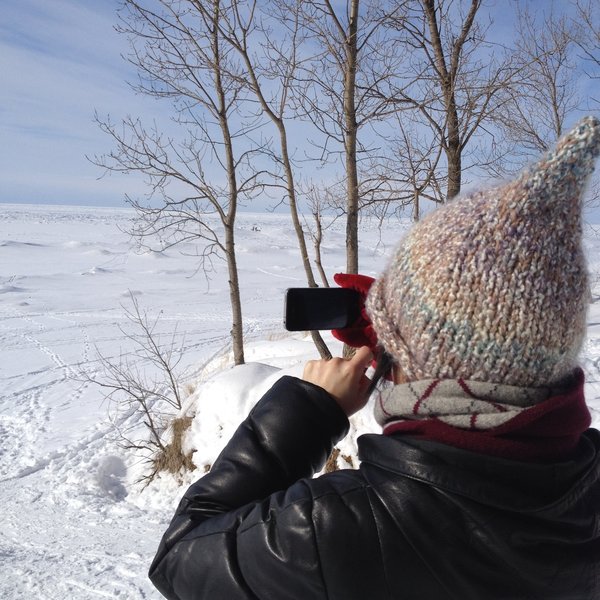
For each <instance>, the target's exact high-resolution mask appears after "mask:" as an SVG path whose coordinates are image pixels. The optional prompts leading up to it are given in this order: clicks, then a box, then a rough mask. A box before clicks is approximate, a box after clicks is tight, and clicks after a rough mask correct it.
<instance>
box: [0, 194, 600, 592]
mask: <svg viewBox="0 0 600 600" xmlns="http://www.w3.org/2000/svg"><path fill="white" fill-rule="evenodd" d="M132 216H133V213H132V212H130V211H129V210H127V209H102V208H78V207H77V208H74V207H48V206H33V205H30V206H13V205H3V206H1V207H0V352H1V354H0V357H1V360H0V381H1V383H2V387H1V392H0V505H1V506H2V509H1V510H0V515H1V516H0V564H1V565H2V568H1V570H0V575H1V576H0V598H3V599H7V600H8V599H17V598H36V599H37V598H40V599H50V600H57V599H63V598H76V599H88V598H89V599H94V598H125V599H128V600H130V599H131V600H136V599H141V598H159V597H160V595H159V594H158V592H156V591H155V590H154V588H153V587H152V586H151V584H150V583H149V581H148V580H147V578H146V572H147V569H148V566H149V564H150V561H151V559H152V557H153V555H154V551H155V549H156V546H157V544H158V541H159V539H160V536H161V534H162V532H163V531H164V529H165V527H166V525H167V523H168V521H169V519H170V517H171V515H172V511H173V509H174V507H175V505H176V503H177V501H178V499H179V496H180V495H181V493H182V491H183V489H184V487H185V485H187V483H189V481H191V478H190V477H188V478H187V479H186V480H185V481H180V482H179V484H178V483H177V482H176V481H175V480H174V479H173V478H171V477H163V478H160V479H159V480H158V481H155V482H154V483H153V484H151V485H150V486H148V487H147V488H145V489H142V486H141V485H140V484H138V483H136V481H137V480H138V479H139V477H140V476H141V475H143V473H144V463H143V461H142V459H141V457H140V456H139V455H137V454H135V453H133V452H132V451H126V450H124V449H123V448H122V446H121V445H120V440H119V436H118V435H117V433H116V429H117V428H118V429H119V430H121V431H123V430H127V431H128V432H129V435H130V436H131V435H136V434H140V435H141V434H142V433H143V426H142V425H141V423H140V418H139V416H137V415H135V414H132V413H131V412H127V411H117V410H115V406H114V404H111V403H109V402H106V401H104V400H103V394H102V391H101V390H100V389H99V388H98V387H97V386H95V385H94V384H92V383H90V381H89V379H90V378H94V377H97V376H100V375H101V373H100V372H99V371H100V366H99V363H98V353H100V354H102V355H103V356H105V357H107V358H109V359H112V360H113V361H118V360H119V359H120V356H121V355H125V356H128V357H129V359H130V360H132V361H133V364H135V363H136V360H137V361H138V364H139V366H140V367H141V368H144V367H145V366H146V365H144V364H143V363H140V361H139V359H137V358H136V356H135V355H131V354H130V353H131V352H132V346H131V343H130V341H129V340H127V338H126V337H125V336H124V334H123V333H122V331H121V329H124V330H125V331H129V330H130V328H131V324H130V323H129V321H127V319H126V317H125V311H124V308H123V306H125V307H130V306H131V299H130V298H131V294H133V295H134V296H135V298H136V299H137V300H138V302H139V305H140V307H141V308H142V309H143V310H146V311H147V312H148V314H149V315H150V316H152V317H159V322H158V331H159V333H161V332H162V333H164V334H165V338H164V339H165V340H167V339H169V340H170V338H171V334H172V332H173V331H176V338H175V339H176V345H177V346H178V347H179V348H181V350H182V351H183V357H184V358H183V361H182V379H183V380H184V381H185V382H187V383H189V385H188V386H186V387H187V390H188V393H189V394H190V396H189V397H188V399H187V400H186V402H187V405H188V406H190V407H191V406H193V407H194V408H195V410H197V411H199V412H200V413H201V415H202V418H201V419H199V418H197V419H195V420H194V422H193V425H192V430H191V432H190V435H191V438H190V439H193V440H194V444H195V446H196V448H195V449H196V453H195V454H194V461H195V462H196V464H197V465H198V466H199V467H200V469H202V467H203V466H204V465H209V464H211V462H212V461H213V460H214V458H215V456H216V455H217V454H218V452H219V450H220V448H221V447H222V445H223V444H224V443H225V442H226V441H227V439H228V437H229V435H230V434H231V433H232V431H233V429H234V428H235V427H236V426H237V424H238V423H239V421H240V420H241V419H242V418H243V417H244V416H245V414H246V412H247V411H248V410H249V408H250V407H251V406H252V404H253V403H254V402H255V401H256V400H257V399H258V398H259V396H260V394H261V393H262V392H263V391H264V390H266V389H267V387H268V386H269V385H270V384H271V383H272V382H273V381H274V380H275V379H276V378H277V377H279V376H281V374H282V373H288V374H299V373H300V371H301V368H302V364H303V363H304V362H305V361H306V360H309V359H310V358H315V357H316V355H315V350H314V347H313V346H312V342H311V341H310V340H309V339H307V338H306V337H304V336H303V335H301V334H290V333H287V332H285V331H284V329H283V326H282V313H283V295H284V291H285V289H286V288H288V287H303V286H304V278H303V272H302V267H301V264H300V259H299V255H298V251H297V247H296V241H295V237H294V234H293V232H292V230H291V227H290V224H289V219H288V217H287V215H278V214H261V215H252V214H243V213H242V214H240V216H239V222H238V230H237V236H238V242H237V250H238V256H239V263H240V278H241V283H242V287H243V292H242V295H243V305H244V318H245V330H246V360H247V361H248V362H249V363H252V364H248V365H245V366H243V367H238V368H236V369H234V370H233V371H232V370H231V356H230V347H229V333H228V332H229V328H230V325H229V307H228V290H227V277H226V272H225V268H224V266H225V265H224V263H219V262H217V263H216V269H217V270H216V272H215V273H213V274H212V275H211V279H210V281H208V282H207V281H206V279H205V278H204V277H203V275H202V274H197V275H195V276H193V273H194V271H195V269H196V266H197V262H196V259H195V258H194V256H193V254H194V253H195V248H193V247H192V246H187V247H186V248H185V249H184V250H185V254H182V253H180V252H179V251H177V250H174V249H171V250H168V251H166V252H164V253H161V254H156V253H152V252H142V253H136V252H134V251H133V250H132V248H131V245H130V242H129V238H128V236H127V234H126V233H124V230H126V229H127V228H128V226H129V223H130V219H131V218H132ZM343 229H344V228H343V224H342V223H341V222H339V223H335V224H334V226H333V227H332V228H331V229H330V230H328V231H327V232H326V238H325V242H324V248H323V252H324V263H325V268H326V270H327V272H328V273H329V274H333V273H335V272H337V271H343V269H344V263H345V248H344V230H343ZM405 229H406V225H405V224H401V223H398V222H395V221H392V222H389V223H387V225H386V229H385V230H384V232H383V234H382V236H381V237H380V234H379V231H378V228H377V226H376V224H375V223H371V222H368V221H365V222H363V224H362V227H361V242H362V255H361V271H362V272H363V273H365V274H371V275H376V274H377V272H378V271H379V270H380V269H381V268H382V267H383V265H384V264H385V260H386V259H385V256H386V255H387V254H389V252H390V251H391V249H392V248H393V245H394V243H395V241H396V240H397V239H398V238H399V236H400V235H401V232H402V231H403V230H405ZM586 245H587V247H588V253H589V257H590V269H591V270H592V272H594V273H595V272H600V238H599V237H596V235H595V234H594V233H593V231H592V230H591V229H588V228H586ZM597 287H598V289H594V290H593V291H594V293H595V294H597V293H600V285H598V286H597ZM594 297H595V298H596V296H594ZM326 339H327V341H328V343H330V345H331V347H332V349H333V350H334V351H337V352H339V350H340V345H339V344H338V343H337V342H335V341H334V340H333V339H332V338H331V337H330V336H326ZM582 364H583V367H584V369H585V371H586V375H587V384H586V386H587V387H586V393H587V397H588V401H589V404H590V407H591V408H592V411H593V414H594V423H595V425H596V426H598V425H600V368H599V365H600V302H598V303H596V302H594V303H593V304H592V308H591V311H590V316H589V336H588V341H587V342H586V346H585V350H584V355H583V359H582ZM183 367H184V368H183ZM372 430H376V426H375V424H374V421H373V419H372V417H371V413H370V407H367V409H365V411H363V412H362V413H360V414H359V415H357V417H355V419H354V428H353V431H352V433H351V436H349V439H348V440H347V441H346V442H345V445H343V446H342V447H341V451H342V452H341V453H342V454H351V453H352V445H353V440H354V438H355V437H356V435H358V434H360V433H362V432H364V431H372ZM195 476H196V475H193V477H195ZM181 486H183V487H181Z"/></svg>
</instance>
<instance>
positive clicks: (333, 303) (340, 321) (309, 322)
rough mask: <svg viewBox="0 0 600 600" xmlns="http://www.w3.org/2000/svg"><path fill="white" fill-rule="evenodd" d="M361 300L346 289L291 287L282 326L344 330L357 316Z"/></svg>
mask: <svg viewBox="0 0 600 600" xmlns="http://www.w3.org/2000/svg"><path fill="white" fill-rule="evenodd" d="M360 301H361V300H360V294H359V293H358V292H357V291H355V290H350V289H347V288H290V289H289V290H287V293H286V299H285V316H284V323H285V328H286V329H287V330H288V331H311V330H315V329H344V327H348V326H350V325H352V323H354V322H355V321H356V319H357V318H358V316H359V314H360Z"/></svg>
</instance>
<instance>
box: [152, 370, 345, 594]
mask: <svg viewBox="0 0 600 600" xmlns="http://www.w3.org/2000/svg"><path fill="white" fill-rule="evenodd" d="M347 431H348V419H347V418H346V415H345V414H344V412H343V411H342V410H341V408H340V407H339V406H338V405H337V403H336V402H335V400H334V399H333V398H332V397H331V396H330V395H329V394H328V393H327V392H325V390H323V389H321V388H320V387H318V386H314V385H312V384H310V383H307V382H305V381H302V380H300V379H296V378H293V377H283V378H282V379H280V380H279V381H278V382H277V383H276V384H275V385H274V386H273V387H272V388H271V389H270V390H269V391H268V392H267V393H266V394H265V395H264V396H263V398H262V399H261V400H260V401H259V402H258V403H257V404H256V406H255V407H254V409H253V410H252V411H251V413H250V414H249V416H248V417H247V418H246V420H245V421H244V422H243V423H242V424H241V425H240V426H239V427H238V429H237V431H236V432H235V433H234V435H233V437H232V438H231V440H230V441H229V443H228V444H227V446H226V447H225V449H224V450H223V451H222V452H221V454H220V455H219V457H218V458H217V460H216V461H215V463H214V465H213V467H212V469H211V471H210V473H208V474H207V475H205V476H204V477H202V478H201V479H200V480H198V481H197V482H196V483H194V484H193V485H192V486H191V487H190V488H189V489H188V490H187V492H186V493H185V495H184V497H183V499H182V500H181V502H180V504H179V506H178V508H177V511H176V513H175V516H174V518H173V520H172V521H171V524H170V525H169V527H168V529H167V531H166V532H165V534H164V536H163V538H162V541H161V542H160V545H159V548H158V551H157V554H156V557H155V559H154V561H153V563H152V565H151V567H150V579H151V580H152V582H153V583H154V585H155V586H156V587H157V588H158V589H159V590H160V591H161V593H162V594H163V595H164V596H165V597H167V598H169V599H170V600H185V599H187V598H196V599H198V598H211V599H214V600H218V599H220V598H223V599H228V600H236V599H242V598H243V599H246V598H262V597H263V594H265V595H264V597H265V598H267V597H268V598H285V597H287V596H286V590H288V593H291V590H294V592H293V594H294V596H291V595H290V597H296V598H298V597H307V598H308V597H310V598H317V597H319V593H318V588H319V586H321V585H322V584H321V582H320V579H319V561H318V555H317V549H316V544H315V543H314V539H313V537H314V533H313V524H312V520H311V502H312V500H311V494H310V490H309V489H308V486H307V483H306V482H302V481H300V480H302V479H303V478H307V477H311V476H312V475H313V474H314V473H315V472H316V471H318V470H319V469H321V468H322V466H323V465H324V463H325V461H326V459H327V457H328V456H329V454H330V452H331V450H332V448H333V446H334V444H335V443H337V442H338V441H339V440H340V439H341V438H343V437H344V436H345V435H346V433H347ZM265 523H267V524H268V527H267V529H266V531H267V532H268V533H267V535H262V534H261V536H260V537H259V539H258V540H257V536H256V532H257V531H258V530H260V531H261V532H264V525H265ZM257 568H264V569H265V570H266V571H267V572H269V573H272V576H270V575H269V577H266V578H265V576H264V575H265V572H263V573H262V574H261V576H260V581H261V582H262V584H261V586H262V587H263V588H264V582H265V581H267V582H270V584H269V585H270V587H269V590H264V589H262V590H261V591H260V592H259V591H257V590H256V588H255V586H254V588H253V585H252V581H253V579H254V577H253V574H255V573H254V572H255V571H256V569H257ZM294 579H295V580H296V581H295V583H294V582H293V580H294ZM281 586H283V587H281ZM259 593H260V595H257V594H259Z"/></svg>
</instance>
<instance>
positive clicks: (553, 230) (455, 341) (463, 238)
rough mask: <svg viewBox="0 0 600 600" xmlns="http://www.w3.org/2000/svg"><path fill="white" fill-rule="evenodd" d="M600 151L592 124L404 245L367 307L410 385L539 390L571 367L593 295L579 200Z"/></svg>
mask: <svg viewBox="0 0 600 600" xmlns="http://www.w3.org/2000/svg"><path fill="white" fill-rule="evenodd" d="M599 153H600V121H598V120H597V119H595V118H593V117H587V118H585V119H583V120H582V121H581V122H580V123H579V124H578V125H577V126H576V127H575V128H574V129H573V130H572V131H571V132H569V133H568V134H566V135H565V136H563V137H562V138H561V139H560V140H559V141H558V142H557V145H556V148H555V149H554V150H553V151H551V152H549V153H548V154H546V155H545V156H544V158H542V159H541V160H540V161H539V162H538V163H537V164H535V165H533V167H531V168H530V169H528V170H527V171H525V172H523V173H522V174H521V176H520V177H519V178H518V179H516V180H515V181H513V182H510V183H508V184H506V185H503V186H500V187H496V188H492V189H488V190H483V191H480V192H477V193H473V194H470V195H467V196H464V197H458V198H456V199H455V200H453V201H452V202H450V203H449V204H447V205H445V206H444V207H442V208H441V209H439V210H437V211H436V212H434V213H432V214H430V215H428V216H427V217H426V218H424V219H423V220H422V221H421V222H419V223H418V224H416V225H415V226H414V227H413V228H412V229H411V231H410V232H409V233H408V235H407V236H406V237H405V238H404V239H403V240H402V241H401V242H400V245H399V246H398V248H397V249H396V251H395V254H394V256H393V258H392V260H391V262H390V264H389V265H388V267H387V269H386V270H385V271H384V272H383V274H382V275H381V276H380V277H379V278H378V279H377V280H376V281H375V282H374V284H373V286H372V287H371V290H370V292H369V296H368V298H367V302H366V308H367V313H368V314H369V316H370V318H371V320H372V323H373V328H374V329H375V332H376V333H377V336H378V339H379V343H380V344H381V345H382V346H383V348H384V349H385V350H386V351H387V352H388V353H389V354H390V355H391V356H392V357H393V358H394V360H395V361H396V362H397V363H398V364H399V365H400V367H401V369H402V371H403V373H404V374H405V375H406V377H407V378H408V380H411V381H416V380H420V379H435V378H446V379H448V378H450V379H457V378H463V379H470V380H475V381H488V382H497V383H504V384H509V385H518V386H528V387H534V386H541V385H548V384H549V383H552V382H556V381H558V380H560V379H562V378H563V377H564V376H566V375H567V374H568V373H570V372H571V370H572V369H573V368H574V366H575V365H576V361H577V355H578V353H579V350H580V347H581V344H582V342H583V338H584V335H585V328H586V312H587V305H588V302H589V296H590V293H589V287H588V278H587V272H586V264H585V258H584V255H583V249H582V245H581V235H582V232H581V195H582V192H583V188H584V186H585V183H586V180H587V179H588V176H589V175H590V174H591V173H592V171H593V169H594V160H595V158H596V157H597V156H598V154H599Z"/></svg>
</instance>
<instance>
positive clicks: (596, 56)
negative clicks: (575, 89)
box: [576, 0, 600, 108]
mask: <svg viewBox="0 0 600 600" xmlns="http://www.w3.org/2000/svg"><path fill="white" fill-rule="evenodd" d="M576 6H577V22H578V23H579V24H580V25H581V27H582V32H581V37H580V38H579V39H578V40H577V45H578V46H579V48H580V50H581V51H582V53H583V59H584V62H585V65H586V68H585V73H586V75H587V76H588V77H589V78H590V79H591V80H598V79H600V8H599V7H598V3H597V2H594V1H593V0H578V1H577V3H576ZM591 100H592V102H593V103H594V104H595V105H596V106H595V108H598V105H599V104H600V94H597V93H596V94H594V95H592V96H591Z"/></svg>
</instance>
